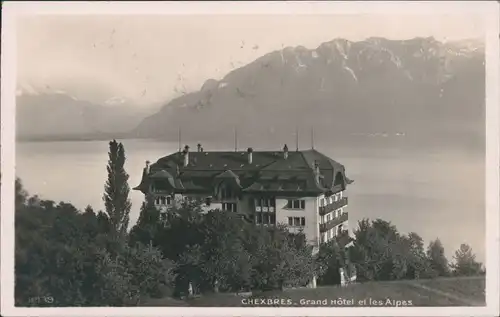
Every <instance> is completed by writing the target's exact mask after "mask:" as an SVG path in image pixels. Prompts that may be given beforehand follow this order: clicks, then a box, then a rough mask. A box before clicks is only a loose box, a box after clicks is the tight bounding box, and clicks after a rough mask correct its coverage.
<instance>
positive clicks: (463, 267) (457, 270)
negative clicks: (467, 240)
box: [451, 244, 482, 276]
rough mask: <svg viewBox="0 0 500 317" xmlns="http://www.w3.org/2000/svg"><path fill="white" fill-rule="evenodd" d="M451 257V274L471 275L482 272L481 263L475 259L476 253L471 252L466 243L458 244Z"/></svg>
mask: <svg viewBox="0 0 500 317" xmlns="http://www.w3.org/2000/svg"><path fill="white" fill-rule="evenodd" d="M453 259H454V260H455V263H453V264H452V265H451V267H452V268H453V275H457V276H471V275H479V274H481V273H482V264H481V263H479V262H477V261H476V255H475V254H474V253H472V248H471V247H470V246H469V245H468V244H462V245H460V248H459V249H458V250H456V251H455V255H454V257H453Z"/></svg>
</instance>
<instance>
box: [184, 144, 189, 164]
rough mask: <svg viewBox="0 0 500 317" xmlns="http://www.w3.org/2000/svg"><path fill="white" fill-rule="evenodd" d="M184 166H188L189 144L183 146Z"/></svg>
mask: <svg viewBox="0 0 500 317" xmlns="http://www.w3.org/2000/svg"><path fill="white" fill-rule="evenodd" d="M183 153H184V167H186V166H188V164H189V145H186V146H185V147H184V152H183Z"/></svg>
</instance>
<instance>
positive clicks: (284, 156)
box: [283, 144, 288, 160]
mask: <svg viewBox="0 0 500 317" xmlns="http://www.w3.org/2000/svg"><path fill="white" fill-rule="evenodd" d="M283 158H284V159H285V160H286V159H287V158H288V146H287V145H286V144H285V146H284V147H283Z"/></svg>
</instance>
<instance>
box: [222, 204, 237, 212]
mask: <svg viewBox="0 0 500 317" xmlns="http://www.w3.org/2000/svg"><path fill="white" fill-rule="evenodd" d="M222 210H223V211H229V212H236V211H237V207H236V204H235V203H222Z"/></svg>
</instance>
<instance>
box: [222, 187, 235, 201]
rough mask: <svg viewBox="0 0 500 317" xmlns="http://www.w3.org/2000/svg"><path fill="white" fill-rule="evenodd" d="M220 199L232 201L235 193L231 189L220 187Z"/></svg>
mask: <svg viewBox="0 0 500 317" xmlns="http://www.w3.org/2000/svg"><path fill="white" fill-rule="evenodd" d="M220 196H221V199H223V200H224V199H232V198H234V197H235V193H234V191H233V189H232V188H231V187H227V186H222V187H221V192H220Z"/></svg>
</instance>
